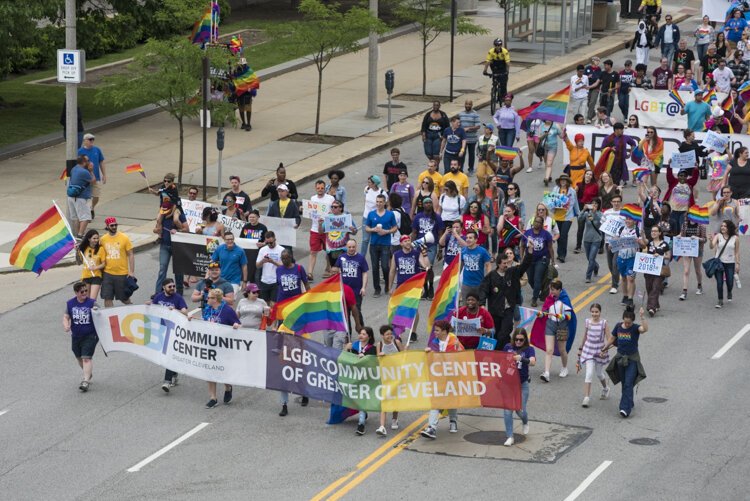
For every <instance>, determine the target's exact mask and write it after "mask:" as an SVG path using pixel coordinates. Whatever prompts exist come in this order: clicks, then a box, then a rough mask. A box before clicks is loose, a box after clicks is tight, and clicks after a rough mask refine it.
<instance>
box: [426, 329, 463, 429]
mask: <svg viewBox="0 0 750 501" xmlns="http://www.w3.org/2000/svg"><path fill="white" fill-rule="evenodd" d="M450 330H451V324H450V323H449V322H448V321H446V320H437V321H436V322H435V323H434V324H433V332H434V333H435V337H434V338H433V339H432V341H430V343H429V344H428V345H427V348H425V349H424V351H426V352H431V351H432V352H438V353H456V352H459V351H464V347H463V345H462V344H461V342H460V341H459V340H458V338H457V337H456V335H455V334H453V333H451V331H450ZM447 411H448V420H449V422H450V425H449V426H450V428H449V431H450V432H451V433H458V411H456V409H447ZM440 412H441V411H440V409H432V410H431V411H430V417H429V422H428V425H427V427H426V428H425V429H424V430H422V433H421V435H422V436H423V437H425V438H429V439H432V440H435V439H436V438H437V426H438V422H439V421H440Z"/></svg>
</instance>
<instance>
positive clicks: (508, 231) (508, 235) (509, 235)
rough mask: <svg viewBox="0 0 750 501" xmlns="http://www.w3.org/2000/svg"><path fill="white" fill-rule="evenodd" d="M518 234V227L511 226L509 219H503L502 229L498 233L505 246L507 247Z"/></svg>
mask: <svg viewBox="0 0 750 501" xmlns="http://www.w3.org/2000/svg"><path fill="white" fill-rule="evenodd" d="M520 234H521V232H520V231H518V228H516V227H515V226H513V224H511V223H510V222H509V221H505V224H503V231H502V232H501V233H500V239H501V240H502V241H503V243H504V244H505V247H509V246H510V243H511V242H512V241H513V239H514V238H515V236H516V235H520Z"/></svg>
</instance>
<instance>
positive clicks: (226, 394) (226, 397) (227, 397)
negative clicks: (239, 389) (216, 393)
mask: <svg viewBox="0 0 750 501" xmlns="http://www.w3.org/2000/svg"><path fill="white" fill-rule="evenodd" d="M231 401H232V390H224V403H225V404H228V403H229V402H231Z"/></svg>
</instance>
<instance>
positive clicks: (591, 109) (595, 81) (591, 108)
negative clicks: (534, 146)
mask: <svg viewBox="0 0 750 501" xmlns="http://www.w3.org/2000/svg"><path fill="white" fill-rule="evenodd" d="M600 63H601V59H599V56H594V57H592V58H591V62H590V63H589V64H587V65H586V67H585V68H584V70H583V74H584V75H586V76H587V77H588V78H589V100H588V103H587V106H586V109H587V110H588V112H587V114H586V121H587V122H591V120H592V119H593V118H594V113H595V112H596V104H597V103H598V102H599V89H600V88H601V80H600V78H601V76H602V68H601V66H599V64H600ZM529 152H531V150H529ZM530 163H531V162H530V161H529V164H530Z"/></svg>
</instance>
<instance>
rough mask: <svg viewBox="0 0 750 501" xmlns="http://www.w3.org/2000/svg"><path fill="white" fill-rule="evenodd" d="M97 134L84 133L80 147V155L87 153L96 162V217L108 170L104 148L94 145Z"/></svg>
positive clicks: (93, 199)
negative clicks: (105, 164) (105, 163)
mask: <svg viewBox="0 0 750 501" xmlns="http://www.w3.org/2000/svg"><path fill="white" fill-rule="evenodd" d="M95 140H96V136H94V135H93V134H91V133H87V134H84V135H83V146H81V147H80V148H78V154H79V155H86V156H87V157H88V159H89V160H90V161H91V163H92V164H94V177H96V183H95V184H93V185H92V188H91V217H92V218H94V217H95V213H94V209H96V204H98V203H99V197H101V194H102V188H101V185H103V184H107V171H106V169H105V168H104V153H103V152H102V150H101V149H100V148H99V147H98V146H95V145H94V141H95Z"/></svg>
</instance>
